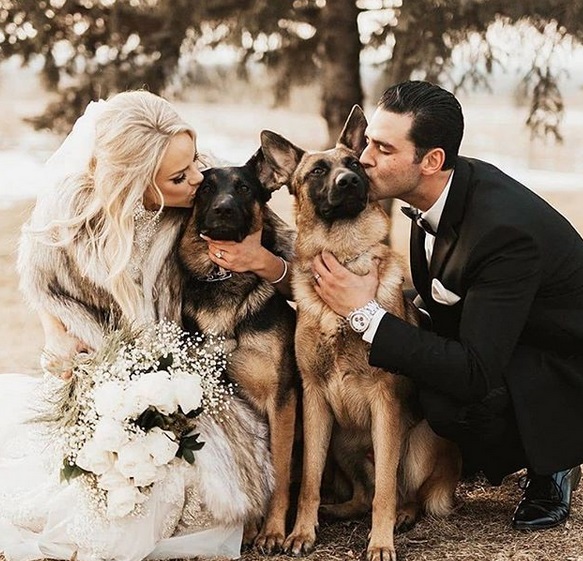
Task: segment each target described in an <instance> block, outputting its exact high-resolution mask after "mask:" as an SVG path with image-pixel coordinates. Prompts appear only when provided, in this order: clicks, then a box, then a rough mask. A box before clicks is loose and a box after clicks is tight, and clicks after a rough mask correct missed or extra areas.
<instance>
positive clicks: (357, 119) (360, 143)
mask: <svg viewBox="0 0 583 561" xmlns="http://www.w3.org/2000/svg"><path fill="white" fill-rule="evenodd" d="M367 125H368V123H367V120H366V117H365V116H364V111H363V110H362V109H361V108H360V106H359V105H355V106H354V107H353V108H352V111H351V112H350V115H348V119H346V123H344V128H343V129H342V132H341V133H340V136H339V137H338V141H337V142H336V145H337V146H338V145H339V144H342V145H344V146H348V148H350V149H351V150H354V151H355V152H356V153H357V154H358V155H359V156H360V155H361V154H362V152H363V150H364V149H365V147H366V138H365V136H364V131H365V130H366V127H367Z"/></svg>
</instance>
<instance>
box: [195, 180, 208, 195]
mask: <svg viewBox="0 0 583 561" xmlns="http://www.w3.org/2000/svg"><path fill="white" fill-rule="evenodd" d="M210 190H211V184H210V183H209V182H208V181H204V182H203V183H202V185H201V186H200V187H199V188H198V189H197V192H200V193H208V192H209V191H210Z"/></svg>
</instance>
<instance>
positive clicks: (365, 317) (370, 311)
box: [347, 300, 382, 333]
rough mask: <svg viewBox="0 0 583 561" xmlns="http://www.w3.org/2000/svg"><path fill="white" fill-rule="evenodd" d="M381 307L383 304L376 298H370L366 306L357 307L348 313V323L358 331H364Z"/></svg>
mask: <svg viewBox="0 0 583 561" xmlns="http://www.w3.org/2000/svg"><path fill="white" fill-rule="evenodd" d="M380 309H382V308H381V305H380V304H379V303H378V302H377V301H376V300H370V302H367V303H366V304H365V305H364V306H362V307H360V308H356V309H355V310H352V312H350V314H348V317H347V319H348V325H350V328H351V329H352V330H353V331H356V333H363V332H364V331H366V330H367V329H368V326H369V325H370V321H371V320H372V318H373V316H374V315H375V314H376V312H378V311H379V310H380Z"/></svg>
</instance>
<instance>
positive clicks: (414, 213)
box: [401, 206, 436, 236]
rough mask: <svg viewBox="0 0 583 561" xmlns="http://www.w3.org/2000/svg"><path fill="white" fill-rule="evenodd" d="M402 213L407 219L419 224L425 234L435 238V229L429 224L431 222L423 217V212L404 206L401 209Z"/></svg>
mask: <svg viewBox="0 0 583 561" xmlns="http://www.w3.org/2000/svg"><path fill="white" fill-rule="evenodd" d="M401 212H402V213H403V214H404V215H405V216H406V217H407V218H410V219H411V220H413V221H414V222H416V223H417V225H418V226H419V227H420V228H423V230H425V232H426V233H427V234H431V235H432V236H435V233H436V232H435V230H434V229H433V227H432V226H431V224H429V222H427V220H425V218H422V217H421V211H420V210H418V209H416V208H413V207H412V206H402V207H401Z"/></svg>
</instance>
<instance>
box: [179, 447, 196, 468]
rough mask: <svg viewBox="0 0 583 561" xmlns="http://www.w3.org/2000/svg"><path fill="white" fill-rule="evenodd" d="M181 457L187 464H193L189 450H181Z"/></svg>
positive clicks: (191, 453) (192, 457) (192, 455)
mask: <svg viewBox="0 0 583 561" xmlns="http://www.w3.org/2000/svg"><path fill="white" fill-rule="evenodd" d="M182 457H183V458H184V459H185V460H186V461H187V462H188V463H189V464H191V465H192V464H194V453H193V452H192V450H190V449H189V448H184V450H182Z"/></svg>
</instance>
